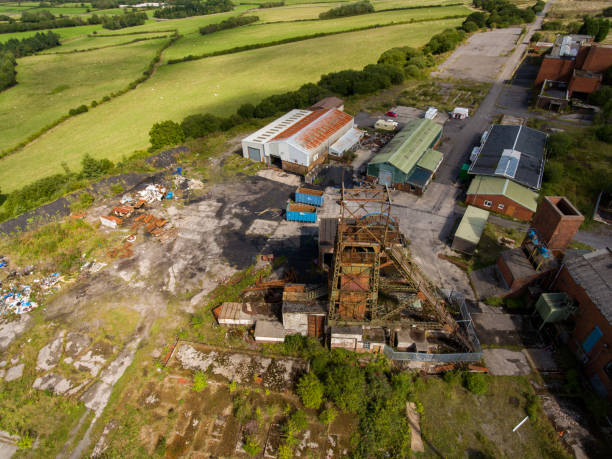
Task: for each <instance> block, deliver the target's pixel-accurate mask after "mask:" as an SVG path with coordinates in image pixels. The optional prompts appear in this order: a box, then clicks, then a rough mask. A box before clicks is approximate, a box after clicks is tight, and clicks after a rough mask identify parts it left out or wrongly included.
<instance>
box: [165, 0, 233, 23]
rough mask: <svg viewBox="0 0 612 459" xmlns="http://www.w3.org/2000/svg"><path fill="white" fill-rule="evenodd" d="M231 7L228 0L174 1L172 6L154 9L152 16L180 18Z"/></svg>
mask: <svg viewBox="0 0 612 459" xmlns="http://www.w3.org/2000/svg"><path fill="white" fill-rule="evenodd" d="M232 8H234V4H233V3H232V2H231V1H230V0H206V1H205V2H199V1H194V0H187V1H185V2H184V3H175V4H174V6H167V7H166V8H161V9H159V10H155V13H153V16H155V17H156V18H163V19H180V18H187V17H191V16H201V15H204V14H213V13H223V12H225V11H230V10H231V9H232Z"/></svg>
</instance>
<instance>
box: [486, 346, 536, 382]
mask: <svg viewBox="0 0 612 459" xmlns="http://www.w3.org/2000/svg"><path fill="white" fill-rule="evenodd" d="M482 356H483V358H484V361H485V363H486V365H487V368H488V369H489V372H490V373H491V374H492V375H495V376H519V375H527V374H529V373H531V367H530V366H529V363H528V362H527V357H525V354H523V353H522V352H519V351H510V350H508V349H485V350H483V351H482Z"/></svg>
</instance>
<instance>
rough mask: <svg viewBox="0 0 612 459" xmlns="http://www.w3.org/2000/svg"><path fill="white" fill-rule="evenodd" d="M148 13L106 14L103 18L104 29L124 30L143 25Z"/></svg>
mask: <svg viewBox="0 0 612 459" xmlns="http://www.w3.org/2000/svg"><path fill="white" fill-rule="evenodd" d="M146 20H147V13H125V14H105V15H103V16H102V27H104V28H105V29H110V30H117V29H124V28H126V27H134V26H139V25H143V24H144V23H145V21H146Z"/></svg>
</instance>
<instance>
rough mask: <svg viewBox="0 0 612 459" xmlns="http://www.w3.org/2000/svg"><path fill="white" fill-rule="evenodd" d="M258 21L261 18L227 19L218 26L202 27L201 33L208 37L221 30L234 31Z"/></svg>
mask: <svg viewBox="0 0 612 459" xmlns="http://www.w3.org/2000/svg"><path fill="white" fill-rule="evenodd" d="M257 21H259V16H234V17H231V18H229V19H226V20H225V21H221V22H219V23H218V24H209V25H207V26H204V27H200V33H201V34H202V35H208V34H211V33H215V32H218V31H219V30H225V29H233V28H235V27H241V26H244V25H248V24H252V23H254V22H257Z"/></svg>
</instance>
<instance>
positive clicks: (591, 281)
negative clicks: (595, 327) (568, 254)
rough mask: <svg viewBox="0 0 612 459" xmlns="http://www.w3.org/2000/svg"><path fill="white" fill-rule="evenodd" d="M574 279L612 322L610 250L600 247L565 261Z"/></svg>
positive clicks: (611, 265) (611, 262) (611, 263)
mask: <svg viewBox="0 0 612 459" xmlns="http://www.w3.org/2000/svg"><path fill="white" fill-rule="evenodd" d="M566 267H567V270H568V271H569V273H570V274H571V276H572V278H573V279H574V281H575V282H576V283H577V284H578V285H580V286H581V287H582V288H583V289H584V291H585V292H586V293H587V295H588V296H589V298H590V299H591V301H592V302H593V303H594V304H595V306H597V308H598V309H599V311H600V312H601V313H602V314H603V316H604V317H605V318H606V319H607V320H608V322H609V323H610V324H612V302H610V298H612V252H611V251H610V249H600V250H596V251H595V252H591V253H587V254H586V255H582V256H579V257H576V258H572V259H570V260H568V261H566Z"/></svg>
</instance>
